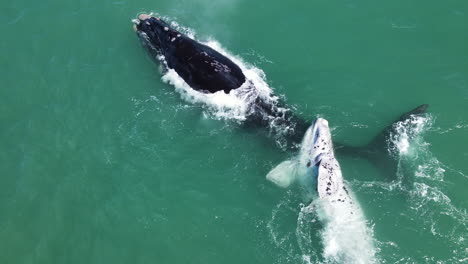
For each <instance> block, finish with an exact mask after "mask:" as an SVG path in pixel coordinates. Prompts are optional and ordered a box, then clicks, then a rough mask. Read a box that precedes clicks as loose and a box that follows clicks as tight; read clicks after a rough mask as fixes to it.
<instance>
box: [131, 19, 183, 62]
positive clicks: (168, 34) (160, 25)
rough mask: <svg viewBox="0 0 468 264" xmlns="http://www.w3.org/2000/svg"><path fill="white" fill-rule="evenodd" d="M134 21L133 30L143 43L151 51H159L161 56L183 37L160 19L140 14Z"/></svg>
mask: <svg viewBox="0 0 468 264" xmlns="http://www.w3.org/2000/svg"><path fill="white" fill-rule="evenodd" d="M132 21H133V23H134V25H133V29H134V30H135V32H136V33H137V34H138V36H139V37H140V39H141V40H142V42H143V43H144V44H146V45H147V46H148V47H149V48H150V50H153V51H157V53H158V54H160V55H161V53H163V52H164V50H166V49H168V48H169V47H170V45H171V44H172V43H173V42H174V41H176V40H177V39H178V38H180V37H181V36H182V34H181V33H180V32H178V31H177V30H175V29H173V28H171V26H170V25H169V24H167V23H166V22H165V21H163V20H162V19H160V18H158V17H154V16H151V15H147V14H140V15H139V16H138V18H137V19H134V20H132Z"/></svg>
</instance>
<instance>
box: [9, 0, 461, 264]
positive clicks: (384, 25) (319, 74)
mask: <svg viewBox="0 0 468 264" xmlns="http://www.w3.org/2000/svg"><path fill="white" fill-rule="evenodd" d="M152 11H153V12H157V13H159V14H160V15H162V16H164V17H167V19H168V20H170V21H173V22H177V23H178V24H179V25H180V26H182V27H185V29H184V30H185V31H186V32H187V31H189V32H191V34H194V36H195V38H197V39H198V40H200V41H204V42H207V43H210V45H214V46H215V47H217V48H218V49H220V50H222V51H223V52H226V53H227V54H228V55H229V56H230V57H235V58H237V59H238V60H241V61H242V66H243V67H245V68H246V69H249V71H250V73H251V74H252V76H254V77H256V78H257V77H258V78H259V80H258V81H259V82H260V83H261V82H262V81H265V85H266V86H265V87H266V88H268V89H272V90H273V91H274V93H275V94H276V95H279V96H281V97H283V98H284V100H285V101H286V102H287V103H288V105H289V106H290V107H292V108H294V109H295V110H294V111H295V112H297V113H298V115H300V116H301V117H303V118H305V119H308V120H310V121H312V120H313V119H314V118H316V117H318V116H320V117H324V118H326V119H328V120H329V122H330V126H331V128H332V135H333V139H334V140H336V141H340V142H345V143H347V144H350V145H356V146H358V145H363V144H365V143H366V142H368V141H369V140H370V139H372V138H373V137H374V136H375V135H376V134H377V133H379V132H380V131H381V130H382V129H383V128H385V127H386V126H387V125H389V124H390V123H391V122H392V121H393V120H395V119H396V118H397V117H398V116H400V115H401V114H402V113H404V112H406V111H408V110H410V109H412V108H414V107H416V106H417V105H420V104H423V103H427V104H430V107H429V109H428V112H429V113H428V115H427V116H425V117H423V118H419V119H414V120H413V121H412V122H410V123H407V124H403V126H402V128H401V129H400V130H399V134H397V135H395V140H396V141H397V143H399V144H397V146H398V149H396V150H392V151H393V153H396V159H397V161H398V164H397V166H398V170H397V173H396V174H394V175H390V176H389V175H388V174H387V173H385V172H383V171H382V170H381V169H379V168H378V166H375V164H372V163H370V162H369V161H367V160H365V159H362V158H360V157H357V156H342V157H338V158H339V161H340V164H341V167H342V170H343V176H344V179H345V180H346V181H347V184H348V186H349V188H350V189H351V190H352V191H353V193H354V195H355V196H356V200H357V201H358V202H359V204H360V207H361V209H362V211H363V214H364V215H365V219H366V221H367V227H368V231H369V232H367V233H366V236H367V239H370V240H372V243H371V244H370V245H369V247H370V248H368V249H369V250H370V251H372V252H374V253H375V256H374V262H378V263H468V232H467V228H468V212H467V208H468V202H467V201H468V194H467V191H466V187H467V186H468V165H467V160H468V137H467V135H468V2H466V1H461V0H459V1H456V0H448V1H402V0H395V1H365V0H364V1H353V0H339V1H291V2H285V1H246V0H220V1H207V0H200V1H187V0H171V1H166V0H164V1H148V0H141V1H126V0H110V1H89V0H76V1H69V0H64V1H51V0H45V1H39V2H38V1H36V2H34V1H24V0H18V1H11V0H4V1H2V2H0V29H1V32H2V37H1V39H0V63H1V71H0V82H1V83H0V98H1V104H0V263H5V264H7V263H70V264H71V263H204V264H205V263H353V262H354V263H367V262H368V261H369V259H370V258H366V253H365V252H356V250H355V248H354V247H353V245H352V243H349V244H344V245H343V244H339V243H338V244H336V243H335V242H334V240H333V239H330V237H329V236H328V235H329V233H327V232H328V231H330V230H328V231H327V229H326V228H325V225H326V222H324V221H322V220H321V218H320V216H319V213H318V212H317V211H314V210H305V209H306V208H305V206H307V205H308V204H309V202H310V199H308V198H307V197H305V195H304V190H303V186H301V185H299V184H293V185H292V186H290V187H289V188H286V189H284V188H279V187H277V186H275V185H274V184H272V183H271V182H269V181H267V180H266V178H265V175H266V174H267V173H268V172H269V171H270V170H271V169H272V168H274V167H275V166H276V165H277V164H279V163H280V162H281V161H284V160H286V159H288V158H291V157H293V156H294V155H295V154H296V152H295V151H293V150H285V149H284V148H281V146H279V144H278V143H277V142H275V137H274V136H272V135H271V133H269V131H268V130H265V129H248V128H246V127H245V126H243V124H242V123H241V122H239V121H238V120H236V119H233V118H232V116H231V115H230V113H229V112H228V113H227V114H226V112H225V111H220V110H219V109H218V108H213V107H207V106H206V105H204V104H200V103H196V102H195V103H194V102H193V101H194V100H193V99H190V98H183V97H182V96H181V94H180V93H179V92H177V91H175V89H174V85H171V84H169V83H168V82H171V81H174V79H173V78H172V77H171V76H167V75H165V79H164V80H165V81H164V80H162V79H161V78H162V76H163V75H162V74H161V72H160V71H159V70H158V65H157V64H156V63H154V62H153V61H152V60H151V58H150V57H149V56H148V54H147V52H146V51H145V50H144V49H143V48H142V47H141V45H140V43H139V41H138V38H137V37H136V35H135V33H134V32H133V30H132V23H131V19H133V18H135V17H136V16H137V14H139V13H140V12H152ZM262 78H263V79H262ZM176 86H177V85H176ZM179 90H180V87H179ZM214 103H215V104H216V103H218V102H216V100H215V101H214ZM406 137H409V138H411V139H412V140H410V142H411V143H410V144H409V145H408V144H405V143H406V141H405V138H406ZM332 231H333V230H332ZM332 231H330V232H332ZM327 234H328V235H327ZM334 235H336V236H337V237H340V238H343V237H344V239H345V241H347V240H346V239H349V241H354V240H353V239H355V238H356V236H357V235H358V234H356V236H353V234H352V233H351V234H343V233H340V232H339V229H338V231H337V232H336V233H334ZM340 235H341V236H340ZM361 235H362V234H361ZM357 238H358V239H357V241H359V237H357ZM343 256H354V257H353V258H350V259H348V258H346V257H343Z"/></svg>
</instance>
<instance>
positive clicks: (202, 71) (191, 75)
mask: <svg viewBox="0 0 468 264" xmlns="http://www.w3.org/2000/svg"><path fill="white" fill-rule="evenodd" d="M137 33H138V34H139V35H140V36H141V38H142V40H143V41H144V42H146V43H145V44H147V46H148V47H149V48H150V51H152V52H155V51H156V53H157V55H162V56H164V59H165V62H166V64H167V67H168V68H169V69H174V70H175V71H176V72H177V74H178V75H179V76H180V77H181V78H182V79H184V81H185V82H186V83H187V84H188V85H190V87H192V88H193V89H195V90H197V91H201V92H206V93H215V92H218V91H224V92H226V93H229V92H230V91H231V90H233V89H237V88H239V87H240V86H241V85H242V84H243V83H244V82H245V80H246V79H245V75H244V74H243V73H242V70H241V69H240V67H239V66H238V65H236V64H235V63H234V62H233V61H231V60H230V59H229V58H227V57H226V56H224V55H222V54H221V53H219V52H217V51H216V50H214V49H212V48H210V47H208V46H207V45H204V44H202V43H199V42H197V41H195V40H193V39H191V38H189V37H188V36H186V35H184V34H182V33H180V32H179V31H177V30H175V29H173V28H171V27H170V26H169V25H168V24H167V23H166V22H164V21H162V20H160V19H157V18H154V17H150V18H148V19H145V20H142V21H140V23H139V24H138V25H137Z"/></svg>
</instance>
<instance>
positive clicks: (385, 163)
mask: <svg viewBox="0 0 468 264" xmlns="http://www.w3.org/2000/svg"><path fill="white" fill-rule="evenodd" d="M428 107H429V105H428V104H422V105H419V106H418V107H416V108H414V109H412V110H411V111H408V112H406V113H404V114H403V115H401V116H400V117H399V118H398V119H397V120H395V121H394V122H392V124H390V125H389V126H387V127H386V128H384V129H383V130H382V132H380V133H379V134H378V135H377V136H375V137H374V138H373V139H372V140H371V141H370V143H369V144H366V145H364V146H350V145H346V144H341V143H333V145H334V149H335V152H336V155H337V156H351V157H356V158H364V159H366V160H369V161H370V162H371V163H372V164H373V165H375V166H376V167H377V168H379V170H381V171H384V172H385V174H387V175H389V177H391V178H393V177H394V175H396V170H397V166H396V162H395V160H394V158H393V157H391V156H390V155H389V154H390V153H389V150H388V148H389V145H388V144H389V143H391V135H392V134H395V133H396V131H395V129H396V127H397V125H398V124H399V123H401V122H406V121H407V120H410V119H411V118H413V117H417V116H421V115H423V114H424V113H425V112H426V110H427V108H428ZM302 144H307V142H303V143H302ZM300 175H301V172H300V166H299V162H298V160H297V159H291V160H286V161H283V162H282V163H280V164H279V165H277V166H276V167H275V168H273V169H272V170H271V171H270V172H269V173H268V174H267V176H266V177H267V179H268V180H270V181H271V182H273V183H275V184H276V185H278V186H280V187H283V188H285V187H288V186H289V185H290V184H291V183H293V182H295V181H296V180H297V179H298V178H299V176H300Z"/></svg>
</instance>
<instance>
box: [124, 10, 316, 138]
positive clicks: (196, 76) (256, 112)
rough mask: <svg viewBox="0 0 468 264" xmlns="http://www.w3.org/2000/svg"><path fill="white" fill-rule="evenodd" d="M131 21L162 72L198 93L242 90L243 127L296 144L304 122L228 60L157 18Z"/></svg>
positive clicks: (304, 127)
mask: <svg viewBox="0 0 468 264" xmlns="http://www.w3.org/2000/svg"><path fill="white" fill-rule="evenodd" d="M133 22H134V29H135V31H136V33H137V35H138V36H139V38H140V39H141V41H142V43H143V45H144V46H146V47H147V49H148V50H149V52H150V53H151V55H152V56H153V57H154V58H157V59H159V60H160V62H161V64H162V65H163V67H164V68H165V70H170V69H172V70H174V71H175V72H176V73H177V74H178V75H179V76H180V77H181V78H182V79H183V80H184V81H185V82H186V83H187V84H188V85H189V86H190V87H191V88H192V89H194V90H196V91H198V92H201V93H216V92H219V91H224V93H231V91H233V90H236V91H239V90H240V89H239V88H241V87H243V88H245V90H246V91H247V92H246V94H248V96H247V97H249V98H248V99H246V100H245V101H246V102H247V104H248V107H247V108H248V109H249V110H248V111H246V112H247V114H246V121H247V122H245V123H244V124H245V126H248V127H267V128H270V129H272V130H275V132H278V131H280V132H278V133H273V134H277V135H279V136H280V137H283V138H284V139H285V140H284V141H285V144H286V145H288V146H293V145H294V144H292V143H298V142H300V140H301V139H302V135H303V133H304V132H305V131H306V130H307V128H308V127H309V124H308V122H306V121H305V120H303V119H301V118H299V117H297V116H296V115H294V113H293V112H292V111H291V110H290V109H289V108H288V107H286V106H285V104H283V103H282V102H281V101H279V100H278V98H276V97H273V96H268V97H267V98H265V97H262V96H260V95H259V92H258V91H256V89H257V88H256V87H255V85H254V83H253V82H252V81H251V80H249V79H247V78H246V76H245V75H244V73H243V72H242V69H241V68H240V67H239V66H238V65H237V64H235V63H234V62H233V61H232V60H231V59H229V58H228V57H226V56H224V55H222V54H221V53H219V52H218V51H216V50H214V49H213V48H211V47H209V46H207V45H204V44H202V43H200V42H198V41H196V40H194V39H192V38H190V37H188V36H186V35H185V34H183V33H182V32H179V31H177V30H176V29H174V28H173V27H171V26H170V25H169V24H168V23H166V22H165V21H163V20H162V19H160V18H158V17H154V16H151V15H147V14H140V15H139V16H138V19H135V20H133ZM239 93H240V96H239V97H242V98H244V97H246V95H245V94H242V93H244V91H242V92H239ZM244 99H245V98H244ZM244 99H243V100H244ZM290 143H291V144H290Z"/></svg>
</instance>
